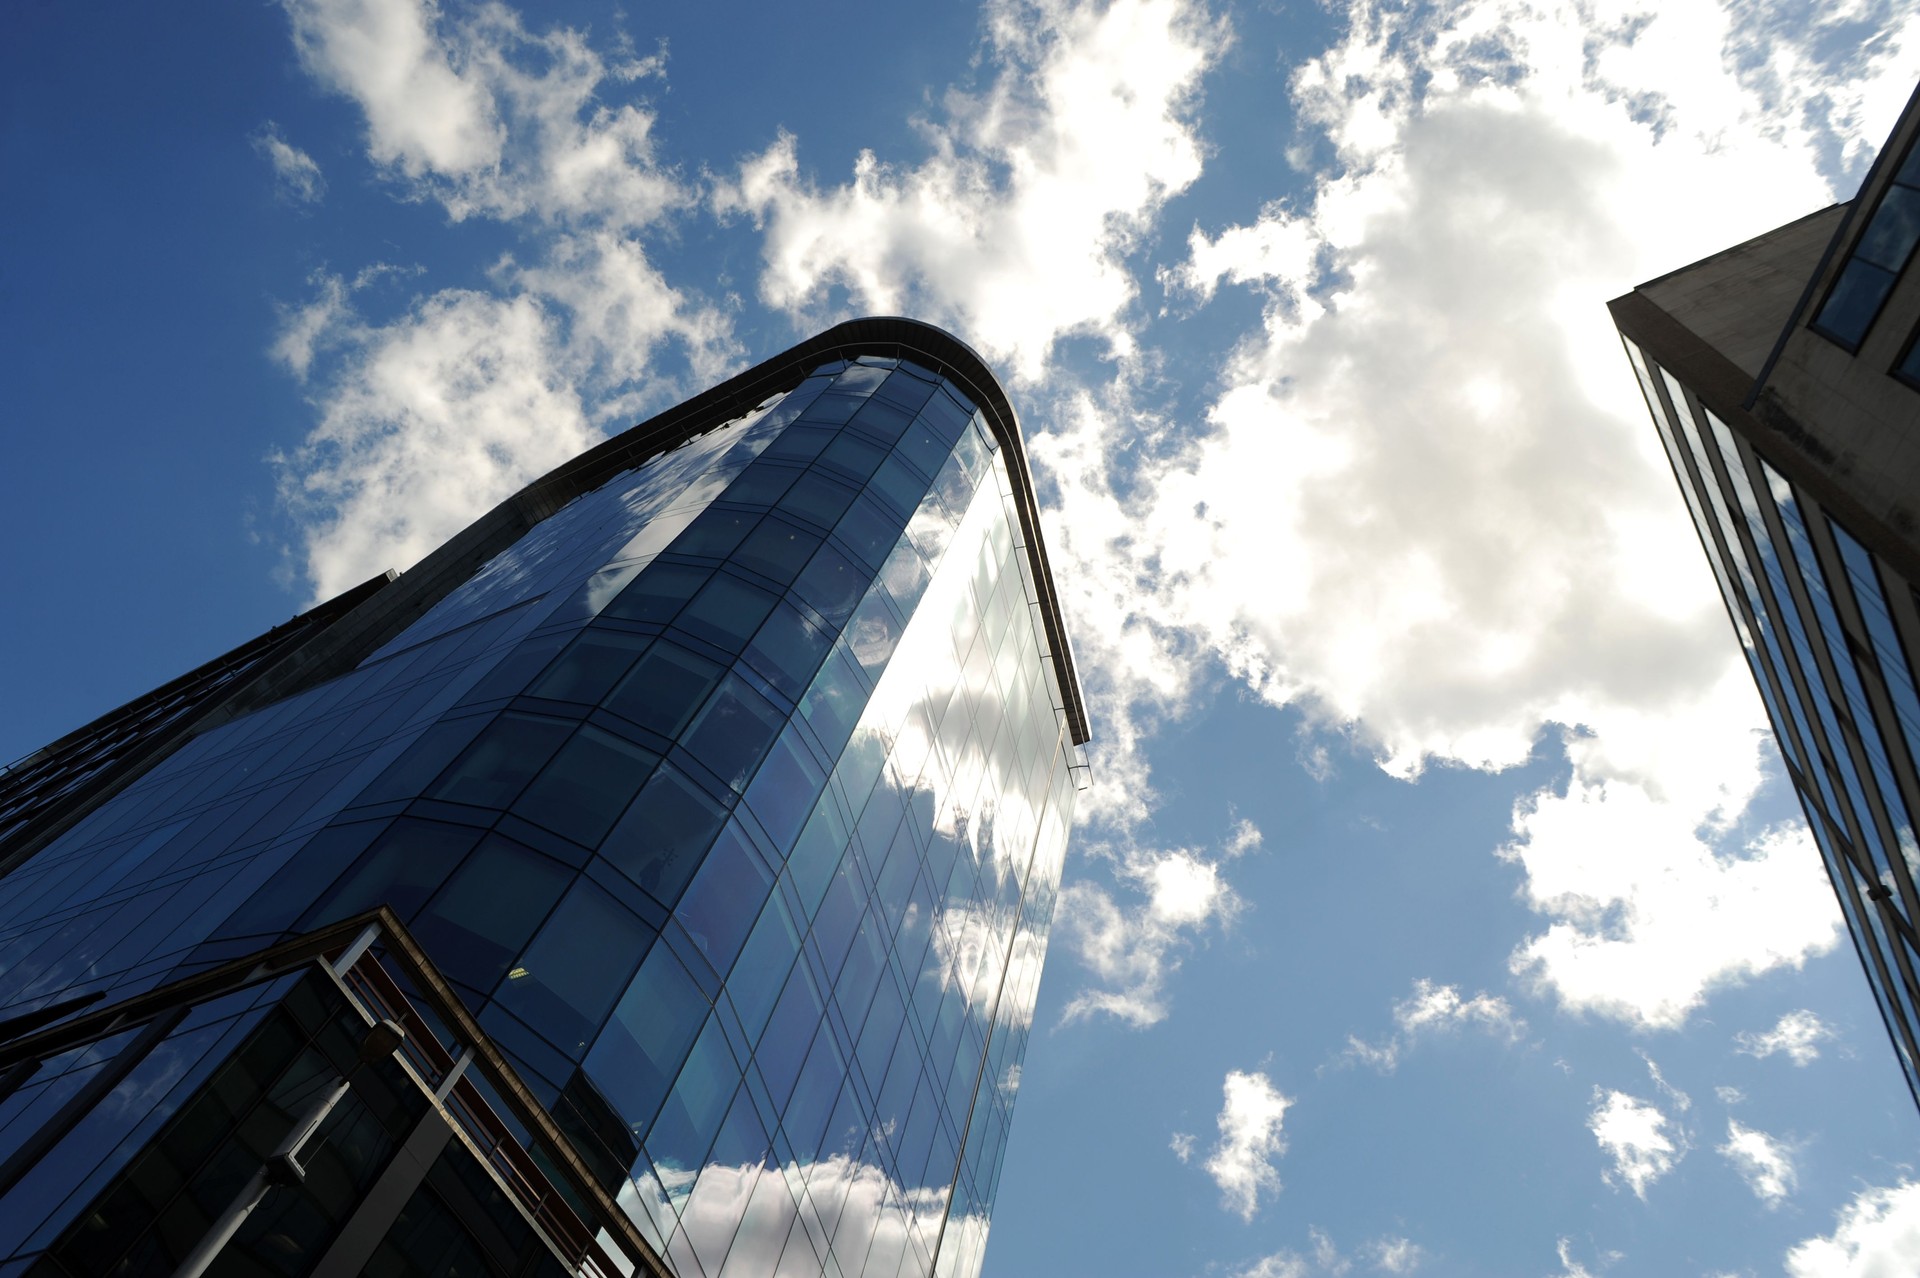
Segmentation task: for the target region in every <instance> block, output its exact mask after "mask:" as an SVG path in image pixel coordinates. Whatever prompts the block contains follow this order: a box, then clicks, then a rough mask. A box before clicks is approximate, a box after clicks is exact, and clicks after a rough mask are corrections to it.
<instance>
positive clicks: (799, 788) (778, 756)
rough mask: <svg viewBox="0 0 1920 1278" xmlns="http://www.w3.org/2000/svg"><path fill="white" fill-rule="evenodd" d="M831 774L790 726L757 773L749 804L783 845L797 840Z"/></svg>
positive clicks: (762, 823)
mask: <svg viewBox="0 0 1920 1278" xmlns="http://www.w3.org/2000/svg"><path fill="white" fill-rule="evenodd" d="M826 783H827V777H826V774H825V773H824V772H822V771H821V770H820V765H819V764H817V763H815V762H814V760H813V755H812V754H811V753H810V752H809V751H808V750H807V747H806V746H805V745H804V744H803V743H802V742H801V741H800V739H799V737H798V736H797V735H796V733H795V730H794V729H793V728H791V727H789V728H788V729H787V730H786V731H785V732H783V733H781V734H780V739H779V741H777V742H775V743H774V747H773V750H772V751H771V752H770V753H769V754H768V755H767V758H766V761H765V762H764V763H762V764H761V765H760V771H759V772H757V773H755V774H754V778H753V785H752V787H751V788H750V789H749V790H748V791H747V806H748V807H750V808H752V809H753V814H754V815H755V816H757V817H759V818H760V824H761V825H763V826H765V827H766V831H767V833H768V834H769V835H770V836H772V838H773V841H774V842H775V843H776V844H778V845H779V846H781V847H788V846H790V845H791V844H792V843H793V839H794V836H795V835H797V834H798V833H800V823H801V822H802V821H804V820H806V817H807V813H808V812H810V811H812V810H813V801H814V800H815V799H817V798H819V797H820V790H821V787H823V786H825V785H826Z"/></svg>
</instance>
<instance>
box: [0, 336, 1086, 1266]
mask: <svg viewBox="0 0 1920 1278" xmlns="http://www.w3.org/2000/svg"><path fill="white" fill-rule="evenodd" d="M1011 492H1012V490H1011V486H1010V484H1009V480H1008V472H1007V469H1006V460H1005V459H1004V458H1003V457H1002V456H1001V455H1000V453H999V451H998V449H997V446H996V444H995V442H994V439H993V437H992V435H991V433H990V432H989V431H988V430H987V429H986V426H985V422H984V419H983V418H982V417H981V415H980V414H979V412H978V411H977V410H976V407H975V405H974V404H972V403H971V402H969V401H968V400H967V399H966V398H965V397H964V396H963V395H961V394H960V393H959V392H958V391H957V390H956V389H955V387H954V386H953V384H952V383H951V382H950V381H948V380H947V379H945V378H943V377H941V376H939V375H938V374H937V373H935V372H933V371H931V370H928V369H925V368H921V367H918V366H916V365H914V364H912V363H910V362H907V361H902V360H895V359H890V358H888V359H880V358H870V357H869V358H862V359H860V360H858V361H856V362H853V363H845V362H842V361H839V360H835V361H833V362H831V363H828V364H826V365H824V366H822V367H820V368H819V369H818V370H817V371H815V372H814V374H813V375H812V376H810V377H807V378H806V379H805V380H804V381H803V382H802V383H801V384H800V385H799V386H798V387H796V388H795V389H793V390H792V391H789V392H787V393H785V394H784V395H780V396H776V397H773V398H772V399H770V400H769V401H767V402H765V403H763V404H762V405H761V406H760V407H759V408H758V409H757V410H755V411H754V412H752V413H750V414H748V415H746V416H745V417H743V418H741V419H739V420H737V421H734V422H731V423H728V424H727V425H725V426H722V427H720V428H718V429H715V430H713V431H711V432H709V433H707V434H706V435H703V436H701V437H698V438H696V439H694V440H692V441H690V442H689V443H687V444H685V445H684V446H682V447H680V448H679V449H677V450H675V451H673V452H670V453H667V454H665V455H662V456H660V457H657V458H654V459H653V460H652V461H650V462H648V463H647V464H645V465H643V466H641V467H639V468H638V469H636V470H634V471H630V472H628V473H626V474H624V475H622V476H619V477H618V478H616V479H614V480H612V481H610V482H608V483H606V484H603V485H602V486H601V487H599V488H598V489H596V490H594V491H593V492H590V493H588V494H586V495H585V496H582V497H580V498H579V499H577V500H575V501H574V502H572V503H571V504H570V505H568V506H567V507H566V508H565V509H563V510H561V511H559V512H558V513H557V514H555V515H553V516H552V517H550V518H548V519H546V520H544V521H543V522H541V523H539V524H538V525H537V526H535V527H534V528H533V529H532V530H531V531H530V532H529V533H528V534H527V535H525V536H524V537H522V538H521V539H520V541H519V542H518V543H517V544H515V545H514V546H513V547H512V548H511V549H510V550H508V551H506V552H505V553H502V554H500V555H498V556H497V557H495V558H494V559H493V560H492V561H491V562H489V563H488V564H486V565H485V566H484V567H483V568H482V569H481V570H480V571H479V572H477V573H476V574H475V575H474V576H473V577H472V578H471V579H470V580H468V581H467V582H466V583H465V584H464V585H462V586H461V587H459V588H458V589H456V590H454V591H453V592H452V593H451V594H449V595H447V596H446V597H445V598H444V599H442V600H441V601H440V602H439V603H438V604H437V605H435V606H434V607H433V608H432V609H431V610H430V611H428V612H427V613H426V614H425V615H424V616H422V617H421V618H420V619H419V620H418V621H417V622H415V623H414V624H413V625H411V626H410V627H408V628H407V629H406V630H405V632H404V633H402V634H400V635H399V636H398V637H397V638H395V639H394V640H393V641H392V642H390V643H388V644H387V645H386V646H385V647H383V648H382V649H381V650H380V651H378V652H376V653H374V654H373V655H372V656H370V657H368V658H367V659H366V660H365V661H363V662H362V663H361V664H360V665H359V667H358V668H356V669H355V670H354V671H352V672H351V673H349V674H347V675H345V676H343V677H341V678H338V679H334V680H332V681H331V682H328V683H325V684H322V685H320V686H318V687H315V688H313V689H310V690H308V691H306V692H304V693H301V694H299V695H297V696H293V697H290V698H288V699H286V700H285V701H282V702H280V703H278V704H276V705H272V706H269V707H267V708H265V709H262V710H259V711H257V712H255V713H253V714H251V715H248V716H246V717H244V718H241V719H238V720H235V721H234V722H232V723H229V724H227V725H225V726H223V727H221V728H217V729H214V730H212V731H210V732H207V733H205V734H204V735H202V736H200V737H198V738H196V739H195V740H194V741H192V742H191V743H190V744H189V745H187V746H186V747H184V748H183V749H181V750H180V751H178V752H177V753H175V754H174V755H173V756H171V757H170V758H169V759H167V760H166V761H165V762H164V763H162V764H160V765H159V766H157V767H155V768H154V769H153V770H152V771H151V772H149V773H148V774H146V775H145V776H144V777H143V778H141V779H140V780H139V781H138V782H136V783H135V784H133V785H131V786H129V787H128V788H127V789H126V790H124V791H122V792H121V793H120V794H119V795H117V796H116V797H115V798H114V799H113V800H112V801H110V802H108V803H106V804H104V805H102V806H101V807H100V808H98V809H97V810H95V811H94V812H93V813H92V814H90V815H89V816H88V817H86V818H85V819H84V820H82V821H81V822H80V823H79V824H77V825H76V826H75V827H74V828H73V829H71V830H69V831H68V832H67V833H66V834H65V835H63V836H62V837H61V838H60V839H58V840H57V841H56V842H54V843H53V844H52V845H50V846H49V847H47V848H46V849H44V850H43V851H42V852H40V853H39V854H38V855H36V856H35V857H34V858H33V859H32V860H31V861H30V862H28V863H27V864H26V865H24V866H22V867H21V868H20V869H19V870H17V871H15V872H14V873H13V874H12V875H10V876H9V877H8V879H7V887H8V891H7V893H6V894H5V896H4V899H0V990H3V991H5V992H4V993H0V1000H4V1005H3V1006H0V1018H4V1017H7V1016H13V1015H19V1014H23V1013H29V1012H32V1011H34V1010H35V1009H36V1008H41V1007H45V1006H47V1005H48V1004H50V1003H53V1002H55V1001H57V1000H61V999H70V998H73V997H75V996H77V995H87V994H99V995H101V996H103V997H111V998H119V997H124V996H126V995H128V994H130V993H133V992H137V991H140V990H143V989H148V988H151V987H153V986H155V985H158V984H160V983H161V982H163V981H165V980H168V979H171V978H177V977H178V976H180V975H181V974H183V973H187V972H191V971H194V970H198V969H200V968H204V967H208V966H211V965H213V964H216V963H220V962H224V961H227V960H230V959H233V958H235V957H237V956H240V955H243V954H247V953H250V952H252V951H254V950H256V949H258V948H260V947H261V946H263V945H266V944H270V943H272V942H274V941H275V940H278V939H279V938H282V937H284V936H288V935H291V934H294V933H297V932H301V931H304V930H307V929H311V928H313V927H316V926H320V925H323V924H326V923H329V922H333V921H336V920H340V919H344V918H348V917H351V916H354V915H356V914H358V913H359V912H361V911H363V910H365V909H368V908H370V907H372V906H374V905H377V904H381V903H384V904H387V905H388V906H390V907H391V908H392V909H393V910H394V911H395V913H397V914H398V915H399V916H400V917H401V919H402V920H403V921H404V922H406V924H407V925H408V927H409V929H410V930H411V931H412V933H413V934H414V936H415V937H416V938H417V939H418V941H419V942H420V943H421V945H422V946H423V947H424V948H425V950H426V951H427V953H428V955H429V956H430V957H431V959H432V960H433V962H434V963H435V965H436V966H437V967H438V968H439V970H440V971H441V972H442V973H443V974H444V975H445V976H446V978H447V979H448V981H449V982H451V983H452V985H453V986H454V987H455V989H456V990H457V991H458V993H459V994H460V995H461V997H462V998H463V1000H464V1001H465V1002H466V1003H467V1004H468V1006H469V1007H471V1008H473V1009H474V1010H475V1011H476V1012H477V1013H478V1015H479V1020H480V1024H481V1025H482V1027H483V1028H484V1029H485V1030H486V1031H487V1033H488V1034H489V1035H490V1036H491V1037H492V1039H493V1041H494V1043H495V1044H496V1045H497V1046H498V1047H499V1048H500V1049H501V1050H502V1051H504V1052H505V1053H506V1054H507V1055H508V1056H509V1058H510V1059H511V1060H512V1062H513V1063H514V1064H515V1066H516V1067H517V1068H518V1069H519V1071H520V1073H521V1075H522V1077H523V1079H524V1080H525V1082H526V1083H527V1085H528V1086H529V1087H530V1088H531V1089H532V1090H533V1091H534V1092H535V1093H536V1094H537V1095H538V1097H539V1098H540V1099H541V1101H542V1102H543V1103H545V1104H546V1105H547V1106H548V1107H549V1109H550V1110H551V1111H552V1112H553V1114H554V1115H555V1118H556V1120H557V1121H558V1122H559V1123H560V1125H561V1127H562V1129H563V1130H564V1131H565V1132H566V1133H567V1134H568V1135H569V1136H570V1137H571V1138H572V1140H573V1141H574V1143H575V1144H576V1146H577V1147H578V1148H579V1149H580V1151H581V1153H582V1154H583V1156H585V1157H586V1159H587V1161H588V1162H589V1164H590V1165H591V1166H592V1167H593V1169H594V1170H595V1173H596V1175H597V1176H598V1178H599V1179H600V1180H601V1181H602V1183H603V1184H604V1185H606V1186H607V1188H608V1189H609V1190H610V1191H612V1192H614V1193H615V1194H616V1196H617V1197H618V1198H619V1200H620V1202H621V1203H622V1204H623V1206H625V1207H626V1208H627V1210H628V1212H629V1214H630V1215H631V1216H632V1218H633V1219H634V1220H635V1222H636V1223H637V1224H638V1225H639V1226H640V1228H641V1229H642V1231H643V1232H644V1233H645V1234H646V1235H647V1237H648V1238H649V1239H650V1240H651V1241H653V1242H654V1244H655V1245H656V1247H657V1248H659V1250H660V1251H661V1252H662V1253H663V1254H664V1255H665V1256H666V1257H667V1258H668V1260H669V1262H670V1263H671V1265H672V1266H673V1268H674V1270H675V1271H676V1272H677V1273H679V1274H681V1275H682V1276H683V1278H686V1276H690V1275H733V1274H767V1273H783V1274H785V1273H794V1274H815V1273H842V1274H849V1275H851V1274H885V1275H888V1276H889V1278H892V1276H893V1275H896V1274H931V1273H936V1272H937V1273H940V1274H971V1273H974V1272H976V1271H977V1270H978V1267H979V1264H980V1260H981V1255H982V1249H983V1247H984V1243H985V1236H986V1230H987V1221H988V1213H989V1208H990V1205H991V1202H992V1198H993V1194H994V1190H995V1186H996V1182H997V1178H998V1174H999V1166H1000V1159H1001V1151H1002V1148H1003V1144H1004V1139H1005V1134H1006V1124H1007V1120H1008V1117H1009V1114H1010V1111H1011V1107H1012V1103H1013V1099H1014V1092H1015V1090H1016V1088H1017V1084H1018V1076H1019V1069H1018V1066H1019V1062H1020V1059H1021V1056H1022V1054H1023V1052H1024V1050H1025V1045H1026V1037H1027V1030H1028V1025H1029V1022H1030V1019H1031V1016H1032V1009H1033V1004H1034V999H1035V997H1036V994H1037V986H1038V979H1039V971H1040V963H1041V959H1042V957H1043V956H1044V952H1045V947H1046V939H1047V928H1048V924H1049V921H1050V919H1051V916H1052V910H1053V901H1054V895H1055V892H1056V889H1057V886H1058V881H1059V873H1060V867H1061V863H1062V860H1063V858H1064V854H1065V847H1066V838H1067V831H1068V827H1069V825H1070V822H1071V816H1072V808H1073V802H1074V794H1075V790H1074V786H1073V784H1072V782H1071V780H1070V775H1069V767H1070V762H1071V750H1072V745H1071V742H1070V741H1069V740H1068V734H1067V730H1066V726H1065V725H1066V719H1065V715H1064V712H1063V711H1062V709H1061V706H1062V704H1063V698H1062V696H1061V689H1060V686H1059V681H1058V676H1057V675H1056V673H1055V668H1054V663H1053V662H1052V661H1051V660H1050V657H1051V655H1052V654H1050V653H1049V652H1048V650H1047V640H1046V637H1045V634H1046V632H1045V628H1044V627H1043V626H1042V624H1041V621H1040V612H1039V604H1038V602H1037V595H1036V592H1035V590H1034V586H1033V572H1034V568H1033V563H1034V556H1033V555H1032V553H1031V551H1032V549H1033V548H1030V547H1027V546H1025V545H1023V544H1021V538H1020V523H1019V521H1018V519H1017V518H1016V517H1015V512H1014V507H1013V499H1012V496H1011ZM6 1210H7V1204H6V1203H5V1201H4V1200H0V1214H5V1212H6ZM50 1223H52V1222H50Z"/></svg>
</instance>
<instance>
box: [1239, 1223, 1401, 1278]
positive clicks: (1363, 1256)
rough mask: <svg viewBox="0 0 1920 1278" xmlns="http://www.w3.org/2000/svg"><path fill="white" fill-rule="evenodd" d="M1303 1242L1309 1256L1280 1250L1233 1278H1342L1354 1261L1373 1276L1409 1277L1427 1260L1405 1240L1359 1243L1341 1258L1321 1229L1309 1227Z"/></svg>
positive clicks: (1331, 1240) (1380, 1240) (1337, 1249)
mask: <svg viewBox="0 0 1920 1278" xmlns="http://www.w3.org/2000/svg"><path fill="white" fill-rule="evenodd" d="M1307 1242H1308V1245H1309V1247H1310V1249H1311V1252H1312V1254H1311V1255H1304V1254H1302V1253H1300V1252H1297V1251H1293V1250H1290V1249H1287V1248H1282V1249H1281V1250H1279V1251H1276V1252H1274V1253H1273V1254H1271V1255H1269V1256H1264V1257H1262V1258H1261V1259H1259V1260H1257V1261H1255V1262H1254V1263H1253V1264H1252V1265H1250V1266H1248V1267H1247V1268H1244V1269H1237V1270H1235V1271H1234V1272H1233V1278H1345V1275H1347V1274H1351V1273H1352V1272H1353V1267H1354V1262H1355V1260H1356V1259H1357V1260H1359V1261H1360V1262H1361V1263H1362V1264H1364V1265H1366V1266H1367V1267H1368V1268H1369V1269H1370V1270H1372V1271H1373V1272H1375V1273H1383V1274H1411V1273H1416V1272H1418V1271H1419V1269H1420V1266H1421V1265H1423V1264H1425V1263H1426V1260H1427V1253H1426V1250H1425V1249H1424V1248H1422V1247H1421V1246H1420V1245H1419V1244H1418V1243H1415V1242H1412V1241H1410V1240H1408V1239H1405V1238H1393V1237H1385V1238H1376V1239H1373V1240H1372V1241H1370V1242H1365V1243H1362V1244H1361V1245H1360V1246H1359V1248H1358V1249H1357V1250H1356V1251H1355V1252H1354V1253H1353V1255H1351V1256H1347V1255H1342V1254H1341V1252H1340V1249H1339V1248H1338V1247H1336V1246H1334V1244H1333V1239H1332V1238H1331V1237H1329V1236H1328V1235H1327V1233H1326V1231H1324V1230H1322V1229H1318V1228H1313V1227H1309V1228H1308V1230H1307Z"/></svg>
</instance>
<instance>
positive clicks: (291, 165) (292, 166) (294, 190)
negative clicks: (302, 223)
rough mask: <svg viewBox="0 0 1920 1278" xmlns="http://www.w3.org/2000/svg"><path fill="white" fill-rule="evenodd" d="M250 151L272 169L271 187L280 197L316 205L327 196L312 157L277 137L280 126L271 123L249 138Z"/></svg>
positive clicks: (282, 138)
mask: <svg viewBox="0 0 1920 1278" xmlns="http://www.w3.org/2000/svg"><path fill="white" fill-rule="evenodd" d="M253 149H254V150H255V151H256V152H258V153H259V155H260V156H261V158H263V159H265V160H266V161H267V163H268V164H271V165H272V166H273V176H274V181H275V185H276V186H277V188H278V189H279V191H280V194H281V195H283V196H284V197H286V198H287V199H290V200H294V201H297V202H299V203H301V204H317V203H319V202H320V197H322V196H323V195H325V194H326V193H327V179H326V178H325V177H324V176H322V175H321V172H320V166H319V165H318V164H315V163H314V161H313V157H312V156H310V155H308V154H307V153H306V152H305V151H302V150H301V149H300V148H299V147H297V146H295V145H293V143H291V142H289V141H287V140H286V139H285V138H284V137H281V136H280V126H279V125H277V124H275V123H274V122H273V121H272V120H269V121H267V123H266V125H265V126H264V127H263V128H262V129H261V130H260V131H259V132H258V133H256V134H254V135H253Z"/></svg>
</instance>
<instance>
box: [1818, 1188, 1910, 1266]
mask: <svg viewBox="0 0 1920 1278" xmlns="http://www.w3.org/2000/svg"><path fill="white" fill-rule="evenodd" d="M1916 1256H1920V1184H1915V1183H1914V1182H1912V1181H1904V1180H1903V1181H1901V1182H1900V1183H1899V1184H1898V1185H1894V1186H1892V1187H1891V1188H1888V1189H1865V1190H1862V1191H1861V1192H1860V1193H1859V1194H1858V1195H1856V1196H1855V1197H1854V1200H1853V1201H1852V1202H1850V1203H1848V1204H1847V1205H1846V1206H1845V1207H1843V1208H1841V1209H1840V1211H1839V1213H1838V1215H1837V1219H1836V1220H1835V1222H1834V1229H1833V1232H1832V1233H1831V1234H1827V1235H1824V1236H1821V1237H1818V1238H1809V1239H1807V1240H1806V1241H1805V1242H1803V1243H1801V1244H1800V1245H1799V1246H1797V1247H1795V1248H1793V1249H1792V1250H1791V1251H1789V1252H1788V1253H1787V1255H1786V1270H1787V1272H1788V1273H1789V1274H1791V1275H1792V1276H1793V1278H1895V1275H1899V1274H1909V1273H1912V1272H1913V1265H1914V1257H1916Z"/></svg>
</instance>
